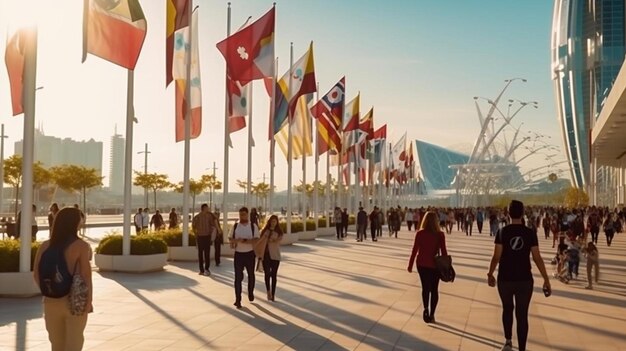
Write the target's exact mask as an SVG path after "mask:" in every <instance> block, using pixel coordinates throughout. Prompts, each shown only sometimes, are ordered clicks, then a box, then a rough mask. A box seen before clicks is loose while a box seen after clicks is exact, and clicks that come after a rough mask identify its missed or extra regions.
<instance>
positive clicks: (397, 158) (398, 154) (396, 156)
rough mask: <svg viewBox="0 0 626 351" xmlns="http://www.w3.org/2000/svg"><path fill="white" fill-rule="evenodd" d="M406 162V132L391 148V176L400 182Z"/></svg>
mask: <svg viewBox="0 0 626 351" xmlns="http://www.w3.org/2000/svg"><path fill="white" fill-rule="evenodd" d="M405 160H406V132H405V133H404V135H403V136H402V138H400V140H398V142H397V143H396V144H395V145H394V146H393V147H392V148H391V162H392V165H391V167H392V168H391V173H392V174H391V175H392V176H395V177H396V179H397V180H400V175H401V174H402V172H403V171H404V167H405Z"/></svg>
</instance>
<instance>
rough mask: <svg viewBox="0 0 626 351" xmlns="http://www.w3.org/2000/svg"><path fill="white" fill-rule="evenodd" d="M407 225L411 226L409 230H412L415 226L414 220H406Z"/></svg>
mask: <svg viewBox="0 0 626 351" xmlns="http://www.w3.org/2000/svg"><path fill="white" fill-rule="evenodd" d="M406 226H407V227H408V228H409V231H411V228H413V221H406Z"/></svg>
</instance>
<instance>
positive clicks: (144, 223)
mask: <svg viewBox="0 0 626 351" xmlns="http://www.w3.org/2000/svg"><path fill="white" fill-rule="evenodd" d="M141 230H142V231H144V232H147V231H149V230H150V214H149V213H148V208H147V207H146V208H144V209H143V214H142V215H141Z"/></svg>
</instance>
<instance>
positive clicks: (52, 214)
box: [48, 202, 59, 232]
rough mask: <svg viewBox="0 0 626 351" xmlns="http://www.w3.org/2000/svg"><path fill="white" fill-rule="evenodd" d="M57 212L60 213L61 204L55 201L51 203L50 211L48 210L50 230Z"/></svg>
mask: <svg viewBox="0 0 626 351" xmlns="http://www.w3.org/2000/svg"><path fill="white" fill-rule="evenodd" d="M57 213H59V205H58V204H57V203H56V202H54V203H52V205H50V211H49V212H48V231H50V232H51V231H52V224H53V223H54V218H55V217H56V215H57Z"/></svg>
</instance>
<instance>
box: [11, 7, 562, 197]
mask: <svg viewBox="0 0 626 351" xmlns="http://www.w3.org/2000/svg"><path fill="white" fill-rule="evenodd" d="M231 2H232V5H231V6H232V28H233V29H235V28H238V27H239V26H241V25H242V24H243V23H244V22H245V20H246V19H247V18H248V16H252V18H253V20H254V19H257V18H259V17H260V16H262V15H263V14H264V13H265V12H266V11H267V10H269V9H270V8H271V6H272V1H263V0H245V1H243V0H242V1H239V0H231ZM82 3H83V1H82V0H67V1H47V0H20V1H17V0H0V36H1V35H2V34H5V36H7V35H10V33H11V32H12V31H13V30H14V29H15V28H17V27H19V26H20V25H24V24H32V23H33V21H34V22H35V23H36V24H37V26H38V28H39V32H38V35H39V38H38V40H39V43H38V44H39V45H38V68H37V84H38V86H43V87H44V89H42V90H40V91H38V93H37V105H36V122H35V123H36V125H43V129H44V132H45V134H46V135H51V136H56V137H61V138H65V137H70V138H73V139H77V140H89V139H90V138H93V139H95V140H97V141H102V142H103V143H104V148H103V175H105V176H107V177H106V178H105V179H104V184H105V185H106V184H108V171H109V162H108V160H109V148H110V138H111V136H112V135H113V133H114V130H115V128H116V126H117V131H118V133H120V134H124V132H125V115H126V72H125V70H124V69H123V68H121V67H118V66H116V65H114V64H112V63H109V62H107V61H104V60H102V59H100V58H98V57H95V56H88V58H87V60H86V62H85V63H81V55H82ZM193 3H194V6H196V5H197V6H199V11H200V13H199V16H200V17H199V40H200V44H199V45H200V61H201V63H200V67H201V68H200V69H201V74H202V94H203V100H202V102H203V122H202V123H203V130H202V134H201V136H200V137H199V138H197V139H195V140H192V141H191V169H190V174H191V177H192V178H199V177H200V176H201V175H202V174H207V173H210V172H212V171H211V170H208V168H210V167H212V166H213V162H215V163H216V166H217V168H218V170H217V176H218V178H219V179H222V178H223V177H224V162H223V154H224V151H223V150H224V117H223V116H224V74H225V62H224V59H223V57H222V56H221V54H220V53H219V51H218V50H217V49H216V47H215V44H216V43H217V42H219V41H221V40H222V39H224V38H225V36H226V12H227V11H226V8H227V1H226V0H194V2H193ZM141 5H142V7H143V10H144V13H145V15H146V18H147V23H148V32H147V37H146V41H145V43H144V46H143V50H142V53H141V55H140V57H139V61H138V63H137V67H136V69H135V102H134V105H135V113H136V116H137V119H138V120H139V123H138V124H135V127H134V137H133V141H134V145H133V154H134V155H135V156H134V159H133V169H135V170H143V166H144V165H143V162H144V161H143V155H140V154H137V152H138V151H142V150H143V146H144V143H148V145H149V149H150V151H151V154H150V156H149V161H148V171H149V172H158V173H166V174H168V175H169V177H170V180H171V181H173V182H179V181H181V180H182V178H183V143H176V142H175V141H174V88H173V85H172V86H170V87H169V88H167V89H166V88H165V84H164V81H165V78H164V76H165V72H164V67H165V1H164V0H143V1H141ZM552 5H553V4H552V2H551V1H547V0H528V1H501V0H471V1H461V0H457V1H453V0H450V1H426V0H415V1H413V0H406V1H405V0H397V1H393V2H390V1H382V0H378V1H374V0H342V1H334V0H319V1H310V0H284V1H277V2H276V33H275V45H276V55H277V56H278V60H279V76H281V75H282V73H284V71H286V70H287V68H288V62H289V43H290V42H293V45H294V60H297V59H298V58H299V57H300V56H301V55H302V54H303V53H304V51H305V50H306V48H307V47H308V44H309V42H310V41H311V40H312V41H313V42H314V53H315V70H316V78H317V80H318V81H319V86H320V95H321V94H324V93H325V92H326V91H328V90H329V89H330V88H331V87H332V85H333V84H335V82H336V81H337V80H339V79H340V78H341V77H342V76H344V75H345V76H346V94H347V97H348V98H349V99H350V98H352V97H353V96H355V95H356V94H357V93H358V92H360V93H361V112H362V114H364V113H365V112H367V110H369V108H370V107H371V106H374V108H375V109H374V110H375V117H374V121H375V126H376V127H378V126H380V125H382V124H384V123H387V124H388V132H387V133H388V137H389V138H391V139H392V140H397V139H398V138H399V137H401V136H402V135H403V134H404V132H405V131H406V132H407V135H408V139H409V140H415V139H420V140H423V141H426V142H430V143H434V144H438V145H442V146H444V147H447V146H454V147H459V146H463V147H465V148H467V146H468V145H469V146H470V147H471V145H472V144H473V143H474V140H476V137H477V135H478V133H479V131H480V127H479V124H478V117H477V113H476V108H475V106H474V99H473V97H474V96H483V97H487V98H490V99H494V98H495V96H496V95H497V94H498V93H499V92H500V90H501V89H502V87H503V86H504V80H505V79H508V78H513V77H523V78H526V79H527V80H528V81H527V83H522V82H516V83H515V84H513V85H511V87H510V89H509V90H508V91H507V94H506V96H505V98H506V99H509V98H510V99H519V100H523V101H529V100H534V101H538V102H539V108H538V109H531V108H527V109H524V110H523V111H522V112H520V114H519V116H518V117H516V121H517V125H519V123H521V122H523V123H524V125H523V130H524V131H537V132H540V133H543V134H545V135H547V136H549V137H550V140H549V141H551V142H552V143H554V144H556V145H558V146H559V147H561V146H562V137H561V135H560V131H559V126H558V121H557V118H556V111H555V101H554V96H553V90H552V81H551V78H550V40H549V39H550V29H551V21H552ZM4 46H5V42H4V41H3V40H0V52H2V53H3V52H4ZM269 103H270V101H269V98H268V96H267V94H266V92H265V89H264V88H263V86H262V84H261V83H260V82H256V83H255V86H254V96H253V117H252V124H253V128H252V131H253V136H254V139H255V142H256V146H255V148H254V149H253V161H252V165H253V166H252V181H253V182H260V181H262V180H263V176H264V175H265V176H266V177H267V179H269V173H270V164H269V142H268V141H267V128H268V112H269ZM488 107H489V106H488V105H486V103H483V105H482V108H483V110H486V109H488ZM0 119H1V120H2V123H4V124H5V129H6V134H7V135H8V136H9V137H8V139H7V143H6V147H5V155H12V154H13V143H14V142H15V141H18V140H21V139H22V135H23V128H22V124H23V117H22V116H21V115H20V116H16V117H12V116H11V105H10V93H9V83H8V77H7V73H6V69H4V65H3V67H2V68H0ZM232 140H233V145H234V148H232V149H230V164H229V167H228V170H229V179H230V184H231V186H230V189H231V190H236V188H235V186H234V183H235V180H236V179H242V180H243V179H245V178H246V174H247V167H246V165H247V162H246V161H247V144H246V140H247V131H245V130H244V131H239V132H237V133H235V134H233V135H232ZM35 147H36V146H35ZM561 149H562V147H561ZM558 158H559V160H564V156H563V155H559V156H558ZM540 162H545V161H544V160H543V158H538V159H534V158H533V157H531V158H529V159H528V160H527V161H524V163H522V164H521V167H522V169H523V170H524V169H531V168H535V167H537V165H541V163H540ZM297 164H298V165H297V166H294V168H293V179H294V184H296V183H298V182H299V181H300V179H302V171H301V167H300V164H301V161H300V162H297ZM325 169H326V165H325V157H322V158H321V161H320V173H319V174H320V179H324V178H325V175H324V174H325V173H324V172H325ZM566 173H567V172H566ZM331 174H336V171H331ZM563 176H567V174H565V173H564V174H563ZM313 177H314V163H313V160H312V158H310V159H308V162H307V182H311V181H312V180H313ZM267 179H266V181H267ZM286 185H287V166H286V161H285V158H284V157H283V156H282V154H280V151H279V150H278V148H277V163H276V186H277V189H278V190H283V189H285V188H286Z"/></svg>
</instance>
